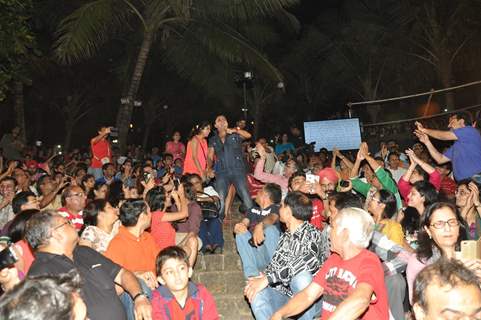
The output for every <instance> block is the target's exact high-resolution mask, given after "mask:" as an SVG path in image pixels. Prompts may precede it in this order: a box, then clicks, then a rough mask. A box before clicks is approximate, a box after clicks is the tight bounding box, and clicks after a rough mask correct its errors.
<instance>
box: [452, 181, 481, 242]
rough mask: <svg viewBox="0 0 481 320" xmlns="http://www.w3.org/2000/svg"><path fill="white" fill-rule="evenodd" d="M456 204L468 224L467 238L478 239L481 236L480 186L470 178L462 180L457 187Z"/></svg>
mask: <svg viewBox="0 0 481 320" xmlns="http://www.w3.org/2000/svg"><path fill="white" fill-rule="evenodd" d="M456 206H457V207H458V209H459V211H460V212H461V216H462V217H463V219H464V220H465V221H466V224H467V226H468V230H467V234H466V235H467V238H468V239H469V240H478V239H479V237H480V236H481V203H480V201H479V189H478V186H477V185H476V184H475V183H474V182H471V181H470V180H461V181H459V182H458V187H457V189H456Z"/></svg>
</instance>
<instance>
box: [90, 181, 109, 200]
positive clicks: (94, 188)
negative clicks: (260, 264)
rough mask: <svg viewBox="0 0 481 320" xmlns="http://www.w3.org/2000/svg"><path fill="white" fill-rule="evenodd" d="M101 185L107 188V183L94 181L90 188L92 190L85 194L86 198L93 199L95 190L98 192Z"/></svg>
mask: <svg viewBox="0 0 481 320" xmlns="http://www.w3.org/2000/svg"><path fill="white" fill-rule="evenodd" d="M103 186H107V188H108V185H107V184H106V183H105V182H103V181H97V182H95V184H94V187H93V188H92V190H90V192H89V194H88V195H87V198H89V199H91V200H94V199H95V191H97V192H98V191H99V190H100V188H102V187H103Z"/></svg>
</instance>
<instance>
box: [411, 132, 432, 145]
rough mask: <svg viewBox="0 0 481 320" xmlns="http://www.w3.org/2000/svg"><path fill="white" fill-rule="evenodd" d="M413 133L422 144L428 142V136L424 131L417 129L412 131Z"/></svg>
mask: <svg viewBox="0 0 481 320" xmlns="http://www.w3.org/2000/svg"><path fill="white" fill-rule="evenodd" d="M414 134H415V135H416V137H417V138H418V139H419V141H421V142H422V143H424V144H427V143H429V136H428V135H427V134H426V133H424V132H422V131H419V130H416V131H414Z"/></svg>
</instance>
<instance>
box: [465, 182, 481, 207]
mask: <svg viewBox="0 0 481 320" xmlns="http://www.w3.org/2000/svg"><path fill="white" fill-rule="evenodd" d="M468 188H469V190H470V191H471V199H472V201H473V205H475V206H476V207H478V206H479V205H480V200H479V188H478V185H477V184H476V183H474V182H470V183H469V184H468Z"/></svg>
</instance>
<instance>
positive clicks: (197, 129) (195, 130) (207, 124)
mask: <svg viewBox="0 0 481 320" xmlns="http://www.w3.org/2000/svg"><path fill="white" fill-rule="evenodd" d="M207 127H210V122H209V121H201V122H200V123H198V124H196V125H195V126H194V127H193V128H192V130H191V131H190V134H189V140H191V139H192V138H194V137H195V136H196V135H198V134H199V133H200V132H201V131H202V129H204V128H207Z"/></svg>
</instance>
